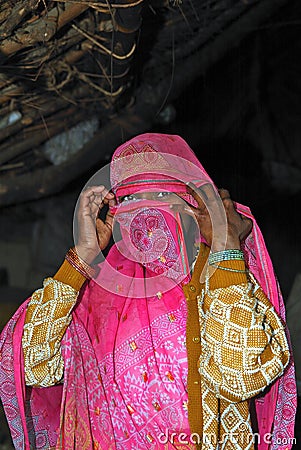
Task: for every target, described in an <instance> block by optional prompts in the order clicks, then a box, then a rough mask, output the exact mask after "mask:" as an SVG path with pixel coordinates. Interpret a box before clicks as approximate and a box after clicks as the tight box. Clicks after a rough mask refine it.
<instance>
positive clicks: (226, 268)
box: [210, 264, 249, 273]
mask: <svg viewBox="0 0 301 450" xmlns="http://www.w3.org/2000/svg"><path fill="white" fill-rule="evenodd" d="M210 266H211V267H215V268H216V269H222V270H228V271H229V272H236V273H249V272H248V270H238V269H230V267H223V266H216V265H215V264H210Z"/></svg>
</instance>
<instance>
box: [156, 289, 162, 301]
mask: <svg viewBox="0 0 301 450" xmlns="http://www.w3.org/2000/svg"><path fill="white" fill-rule="evenodd" d="M156 296H157V297H158V299H159V300H161V298H162V297H163V294H162V292H160V291H159V292H157V294H156Z"/></svg>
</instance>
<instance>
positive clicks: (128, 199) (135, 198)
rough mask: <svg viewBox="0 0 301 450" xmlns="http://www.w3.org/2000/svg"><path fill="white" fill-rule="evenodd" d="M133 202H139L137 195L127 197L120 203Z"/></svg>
mask: <svg viewBox="0 0 301 450" xmlns="http://www.w3.org/2000/svg"><path fill="white" fill-rule="evenodd" d="M131 200H137V197H136V196H135V195H125V196H124V197H122V199H121V200H120V201H121V202H129V201H131Z"/></svg>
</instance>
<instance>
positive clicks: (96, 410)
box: [94, 406, 100, 416]
mask: <svg viewBox="0 0 301 450" xmlns="http://www.w3.org/2000/svg"><path fill="white" fill-rule="evenodd" d="M94 412H95V414H96V415H97V416H99V414H100V408H99V407H98V406H97V408H95V411H94Z"/></svg>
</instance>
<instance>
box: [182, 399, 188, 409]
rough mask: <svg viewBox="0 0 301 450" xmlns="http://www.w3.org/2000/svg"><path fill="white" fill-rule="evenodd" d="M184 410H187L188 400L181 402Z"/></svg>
mask: <svg viewBox="0 0 301 450" xmlns="http://www.w3.org/2000/svg"><path fill="white" fill-rule="evenodd" d="M182 406H183V409H184V411H188V401H186V402H183V404H182Z"/></svg>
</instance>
